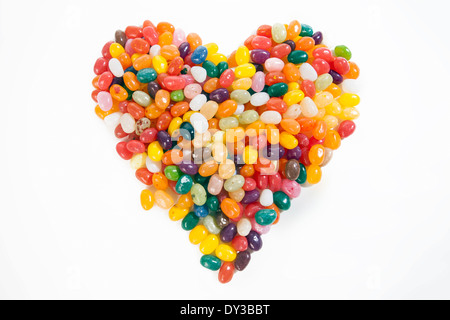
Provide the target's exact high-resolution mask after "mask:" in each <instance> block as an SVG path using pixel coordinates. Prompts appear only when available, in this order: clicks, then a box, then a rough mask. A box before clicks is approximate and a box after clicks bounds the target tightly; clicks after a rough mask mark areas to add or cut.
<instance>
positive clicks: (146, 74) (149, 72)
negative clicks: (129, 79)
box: [136, 68, 158, 83]
mask: <svg viewBox="0 0 450 320" xmlns="http://www.w3.org/2000/svg"><path fill="white" fill-rule="evenodd" d="M136 76H137V79H138V81H139V82H140V83H150V82H152V81H155V80H156V78H157V77H158V74H157V73H156V71H155V69H153V68H147V69H142V70H139V71H138V73H137V75H136Z"/></svg>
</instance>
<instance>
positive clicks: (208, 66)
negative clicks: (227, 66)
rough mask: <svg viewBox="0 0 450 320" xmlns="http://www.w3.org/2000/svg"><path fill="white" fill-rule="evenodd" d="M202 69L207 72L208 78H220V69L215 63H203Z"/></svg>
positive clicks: (207, 61)
mask: <svg viewBox="0 0 450 320" xmlns="http://www.w3.org/2000/svg"><path fill="white" fill-rule="evenodd" d="M202 67H203V68H204V69H205V70H206V74H207V75H208V77H210V78H217V77H218V76H219V68H217V66H216V65H215V64H214V63H213V62H211V61H209V60H206V61H205V62H203V64H202Z"/></svg>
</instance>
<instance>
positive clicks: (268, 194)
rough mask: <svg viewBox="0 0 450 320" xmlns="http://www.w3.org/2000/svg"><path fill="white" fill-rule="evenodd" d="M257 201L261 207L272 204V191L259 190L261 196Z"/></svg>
mask: <svg viewBox="0 0 450 320" xmlns="http://www.w3.org/2000/svg"><path fill="white" fill-rule="evenodd" d="M259 203H261V205H262V206H263V207H268V206H271V205H272V204H273V192H272V190H270V189H265V190H263V191H262V192H261V197H260V198H259Z"/></svg>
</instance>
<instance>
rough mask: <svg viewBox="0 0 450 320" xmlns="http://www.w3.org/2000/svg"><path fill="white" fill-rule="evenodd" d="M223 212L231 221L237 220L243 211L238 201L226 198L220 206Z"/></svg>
mask: <svg viewBox="0 0 450 320" xmlns="http://www.w3.org/2000/svg"><path fill="white" fill-rule="evenodd" d="M220 208H221V209H222V212H223V213H224V214H225V215H226V216H227V217H228V218H230V219H236V218H238V217H239V216H240V214H241V209H240V208H239V205H238V204H237V202H236V201H234V200H233V199H230V198H226V199H224V200H223V201H222V203H221V204H220Z"/></svg>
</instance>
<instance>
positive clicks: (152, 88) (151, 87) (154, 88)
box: [147, 81, 161, 99]
mask: <svg viewBox="0 0 450 320" xmlns="http://www.w3.org/2000/svg"><path fill="white" fill-rule="evenodd" d="M147 89H148V94H149V95H150V97H151V98H152V99H155V97H156V93H157V92H158V91H159V90H161V87H160V86H159V84H158V83H157V82H156V81H152V82H150V83H149V84H148V85H147Z"/></svg>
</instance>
